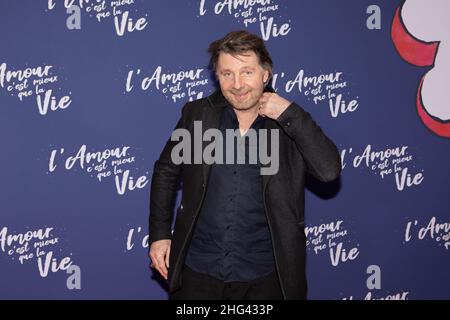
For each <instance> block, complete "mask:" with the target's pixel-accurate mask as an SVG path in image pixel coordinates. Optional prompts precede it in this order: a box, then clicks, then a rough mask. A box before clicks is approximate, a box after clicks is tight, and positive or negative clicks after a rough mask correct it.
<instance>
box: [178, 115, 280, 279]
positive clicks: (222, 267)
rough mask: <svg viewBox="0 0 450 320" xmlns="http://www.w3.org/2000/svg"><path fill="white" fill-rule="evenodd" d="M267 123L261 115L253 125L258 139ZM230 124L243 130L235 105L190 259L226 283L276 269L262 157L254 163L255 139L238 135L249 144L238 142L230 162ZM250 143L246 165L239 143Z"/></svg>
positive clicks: (225, 119)
mask: <svg viewBox="0 0 450 320" xmlns="http://www.w3.org/2000/svg"><path fill="white" fill-rule="evenodd" d="M263 125H264V118H262V117H259V116H258V118H257V119H256V120H255V121H254V122H253V124H252V126H251V128H252V129H255V130H256V133H257V134H256V137H257V139H258V138H259V137H258V136H259V135H258V129H261V128H262V127H263ZM226 129H233V130H239V123H238V120H237V117H236V114H235V112H234V110H233V109H232V108H231V107H229V106H228V107H226V108H225V110H224V112H223V114H222V118H221V124H220V131H221V132H222V134H223V141H224V149H223V150H224V151H223V152H224V154H223V159H224V161H223V164H213V165H212V167H211V171H210V176H209V181H208V188H207V191H206V195H205V199H204V202H203V205H202V208H201V210H200V215H199V217H198V220H197V224H196V227H195V230H194V233H193V237H192V241H191V244H190V248H189V250H188V253H187V256H186V264H187V265H188V266H189V267H190V268H191V269H193V270H194V271H197V272H200V273H204V274H208V275H210V276H212V277H215V278H217V279H220V280H223V281H224V282H234V281H243V282H245V281H251V280H254V279H257V278H260V277H263V276H265V275H268V274H270V273H271V272H273V271H274V270H275V263H274V257H273V252H272V242H271V237H270V231H269V226H268V223H267V218H266V215H265V211H264V204H263V190H262V177H261V175H260V163H259V157H256V160H257V161H256V163H255V164H250V163H249V139H248V138H245V139H235V141H236V140H237V141H241V142H243V143H241V144H240V145H238V144H237V143H235V144H234V145H235V147H234V164H227V163H226V154H227V150H226ZM248 135H249V133H246V136H248ZM258 140H259V139H258ZM244 146H245V164H238V163H237V152H238V148H244ZM241 150H242V149H241ZM256 155H257V152H256Z"/></svg>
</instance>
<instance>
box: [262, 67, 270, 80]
mask: <svg viewBox="0 0 450 320" xmlns="http://www.w3.org/2000/svg"><path fill="white" fill-rule="evenodd" d="M269 77H270V72H269V70H267V69H264V75H263V82H264V83H267V81H269Z"/></svg>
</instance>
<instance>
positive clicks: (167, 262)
mask: <svg viewBox="0 0 450 320" xmlns="http://www.w3.org/2000/svg"><path fill="white" fill-rule="evenodd" d="M169 258H170V247H168V248H167V252H166V267H167V268H169Z"/></svg>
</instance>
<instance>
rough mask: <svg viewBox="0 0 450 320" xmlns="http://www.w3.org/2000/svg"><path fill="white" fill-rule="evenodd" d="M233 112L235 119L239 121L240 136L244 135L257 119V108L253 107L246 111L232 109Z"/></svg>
mask: <svg viewBox="0 0 450 320" xmlns="http://www.w3.org/2000/svg"><path fill="white" fill-rule="evenodd" d="M234 112H235V113H236V118H237V119H238V121H239V130H240V131H241V135H244V134H245V133H246V132H247V131H248V129H249V128H250V126H251V125H252V123H253V122H254V121H255V119H256V118H257V117H258V107H257V106H255V107H253V108H251V109H248V110H236V109H234Z"/></svg>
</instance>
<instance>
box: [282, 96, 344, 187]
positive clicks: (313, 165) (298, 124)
mask: <svg viewBox="0 0 450 320" xmlns="http://www.w3.org/2000/svg"><path fill="white" fill-rule="evenodd" d="M277 122H278V123H279V124H280V126H281V127H282V128H283V130H284V132H285V133H286V134H287V135H288V136H289V137H290V138H291V139H293V140H294V142H295V144H296V146H297V149H298V150H299V151H300V153H301V154H302V157H303V159H304V160H305V163H306V169H307V171H308V173H310V174H311V175H313V176H314V177H315V178H316V179H318V180H320V181H323V182H328V181H333V180H335V179H336V178H337V177H338V176H339V174H340V172H341V157H340V154H339V151H338V149H337V147H336V145H335V144H334V143H333V142H332V141H331V140H330V139H329V138H328V137H327V136H326V135H325V133H324V132H323V131H322V129H321V128H320V127H319V126H318V125H317V124H316V122H315V121H314V120H313V119H312V118H311V115H310V114H309V113H308V112H306V111H305V110H304V109H303V108H302V107H300V106H299V105H297V104H296V103H295V102H293V103H291V104H290V106H289V107H288V108H287V109H286V110H285V111H284V112H283V113H282V114H281V115H280V116H279V117H278V119H277Z"/></svg>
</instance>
